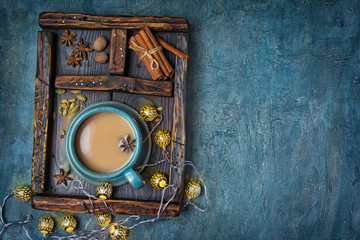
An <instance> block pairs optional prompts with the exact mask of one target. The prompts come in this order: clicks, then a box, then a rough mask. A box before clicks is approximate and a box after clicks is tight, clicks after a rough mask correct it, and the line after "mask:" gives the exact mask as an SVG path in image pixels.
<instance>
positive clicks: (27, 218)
mask: <svg viewBox="0 0 360 240" xmlns="http://www.w3.org/2000/svg"><path fill="white" fill-rule="evenodd" d="M13 195H14V192H11V193H9V194H8V195H6V197H5V198H4V200H3V202H2V204H1V207H0V224H1V225H2V227H1V230H0V236H1V235H2V233H3V232H4V230H5V229H6V228H7V227H10V226H11V225H20V226H21V227H22V229H23V230H24V232H25V234H26V237H27V238H28V239H30V240H32V238H31V237H30V235H29V232H28V230H27V229H26V228H25V224H28V223H29V222H30V220H31V218H32V216H31V215H30V214H29V215H26V216H25V217H24V220H22V221H18V222H9V223H6V221H5V220H4V208H5V204H6V201H7V200H8V199H9V198H10V197H11V196H13Z"/></svg>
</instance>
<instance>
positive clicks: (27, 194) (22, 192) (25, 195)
mask: <svg viewBox="0 0 360 240" xmlns="http://www.w3.org/2000/svg"><path fill="white" fill-rule="evenodd" d="M14 196H15V197H16V199H17V200H19V201H20V202H27V201H29V200H30V199H31V190H30V188H28V187H18V188H17V189H15V191H14Z"/></svg>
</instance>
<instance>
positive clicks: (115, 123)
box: [75, 112, 136, 173]
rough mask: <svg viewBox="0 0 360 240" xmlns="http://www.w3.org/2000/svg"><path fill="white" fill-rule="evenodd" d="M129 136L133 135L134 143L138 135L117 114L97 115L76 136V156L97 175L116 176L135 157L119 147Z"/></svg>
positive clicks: (85, 123) (102, 113)
mask: <svg viewBox="0 0 360 240" xmlns="http://www.w3.org/2000/svg"><path fill="white" fill-rule="evenodd" d="M126 135H130V139H131V140H133V139H135V134H134V131H133V129H132V127H131V125H130V124H129V123H128V121H126V119H124V118H123V117H121V116H120V115H118V114H116V113H113V112H100V113H96V114H94V115H91V116H90V117H88V118H87V119H86V120H85V121H84V122H83V123H82V124H81V125H80V127H79V129H78V130H77V132H76V137H75V149H76V155H77V157H78V158H79V160H80V162H81V163H82V164H83V165H84V166H85V167H86V168H87V169H89V170H91V171H93V172H97V173H111V172H115V171H117V170H118V169H120V168H121V167H122V166H124V165H125V164H126V163H127V162H128V161H129V160H130V158H131V156H132V155H133V153H134V151H131V150H130V151H129V152H128V151H124V152H123V151H122V150H121V149H120V148H119V147H118V145H119V142H120V139H122V138H125V136H126ZM135 145H136V143H134V146H135ZM134 150H135V148H134Z"/></svg>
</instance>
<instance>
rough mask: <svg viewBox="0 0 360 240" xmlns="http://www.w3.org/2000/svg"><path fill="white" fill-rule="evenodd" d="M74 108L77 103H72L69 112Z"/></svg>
mask: <svg viewBox="0 0 360 240" xmlns="http://www.w3.org/2000/svg"><path fill="white" fill-rule="evenodd" d="M74 107H75V103H74V102H72V103H71V104H70V107H69V110H72V109H73V108H74Z"/></svg>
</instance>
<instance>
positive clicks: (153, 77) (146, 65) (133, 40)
mask: <svg viewBox="0 0 360 240" xmlns="http://www.w3.org/2000/svg"><path fill="white" fill-rule="evenodd" d="M132 42H134V43H135V44H137V45H139V43H138V42H137V41H136V39H135V37H131V38H130V40H129V46H131V44H132ZM134 51H135V50H134ZM135 53H136V54H137V55H138V56H139V57H142V56H143V55H144V54H143V53H142V52H139V51H135ZM142 62H143V63H144V65H145V67H146V69H148V72H149V74H150V76H151V78H152V79H154V80H156V76H155V74H154V72H153V71H151V70H150V69H151V67H150V64H149V62H148V61H145V60H143V61H142Z"/></svg>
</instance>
